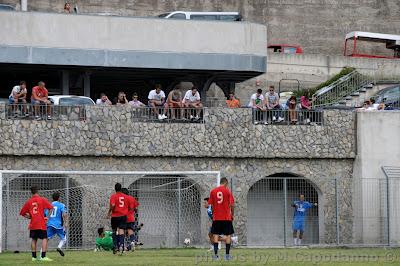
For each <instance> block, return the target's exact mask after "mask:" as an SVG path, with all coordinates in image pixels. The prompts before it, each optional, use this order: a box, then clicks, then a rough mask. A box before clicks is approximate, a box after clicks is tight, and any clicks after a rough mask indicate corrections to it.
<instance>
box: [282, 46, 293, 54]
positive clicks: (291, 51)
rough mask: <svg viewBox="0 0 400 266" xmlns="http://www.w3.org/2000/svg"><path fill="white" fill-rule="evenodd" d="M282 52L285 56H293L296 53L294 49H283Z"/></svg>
mask: <svg viewBox="0 0 400 266" xmlns="http://www.w3.org/2000/svg"><path fill="white" fill-rule="evenodd" d="M283 52H284V53H285V54H295V53H296V48H295V47H285V48H284V50H283Z"/></svg>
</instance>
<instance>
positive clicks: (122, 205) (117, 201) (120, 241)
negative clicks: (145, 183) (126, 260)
mask: <svg viewBox="0 0 400 266" xmlns="http://www.w3.org/2000/svg"><path fill="white" fill-rule="evenodd" d="M128 210H129V199H128V196H127V195H125V194H124V193H122V185H121V184H120V183H116V184H115V193H114V194H112V195H111V197H110V209H109V210H108V215H107V217H108V218H110V217H111V228H112V230H113V242H114V250H113V253H114V254H116V253H117V251H118V250H119V251H120V252H121V254H122V253H123V252H124V237H125V228H126V218H127V217H126V216H127V215H128Z"/></svg>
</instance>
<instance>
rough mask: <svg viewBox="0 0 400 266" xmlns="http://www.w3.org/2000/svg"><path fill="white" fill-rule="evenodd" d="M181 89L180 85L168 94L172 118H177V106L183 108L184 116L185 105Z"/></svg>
mask: <svg viewBox="0 0 400 266" xmlns="http://www.w3.org/2000/svg"><path fill="white" fill-rule="evenodd" d="M179 89H180V87H175V88H174V89H173V90H172V91H170V93H169V94H168V99H167V104H168V107H169V108H170V109H171V118H172V119H175V111H176V110H174V109H177V108H180V109H181V117H182V118H183V112H184V110H183V109H182V107H183V103H182V94H181V92H180V90H179Z"/></svg>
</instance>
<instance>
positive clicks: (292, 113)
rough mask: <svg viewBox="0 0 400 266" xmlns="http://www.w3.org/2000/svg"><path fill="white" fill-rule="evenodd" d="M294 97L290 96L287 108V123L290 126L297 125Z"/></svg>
mask: <svg viewBox="0 0 400 266" xmlns="http://www.w3.org/2000/svg"><path fill="white" fill-rule="evenodd" d="M296 105H297V103H296V96H290V98H289V100H288V102H287V106H288V109H289V121H290V123H291V124H296V123H297V112H296Z"/></svg>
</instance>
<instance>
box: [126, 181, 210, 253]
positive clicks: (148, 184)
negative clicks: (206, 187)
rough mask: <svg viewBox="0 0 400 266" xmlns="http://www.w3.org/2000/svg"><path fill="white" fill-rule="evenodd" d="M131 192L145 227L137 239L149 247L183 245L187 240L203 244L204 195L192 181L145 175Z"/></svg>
mask: <svg viewBox="0 0 400 266" xmlns="http://www.w3.org/2000/svg"><path fill="white" fill-rule="evenodd" d="M128 190H129V192H130V194H131V195H133V196H134V197H135V198H136V199H137V200H138V202H139V203H140V206H139V208H138V212H137V214H136V218H137V221H138V223H143V224H144V226H143V228H142V229H141V230H140V231H139V232H138V236H139V241H141V242H144V243H145V245H146V247H176V246H181V245H182V244H183V242H184V239H185V238H189V239H190V240H191V244H192V245H197V244H201V241H202V239H203V237H202V236H201V228H200V224H201V198H200V194H201V193H200V189H199V187H198V185H197V184H196V183H195V182H193V181H192V180H191V179H188V178H187V177H185V176H165V175H163V176H158V175H146V176H144V177H141V178H140V179H138V180H136V181H135V182H133V183H132V184H131V185H130V186H129V188H128Z"/></svg>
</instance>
